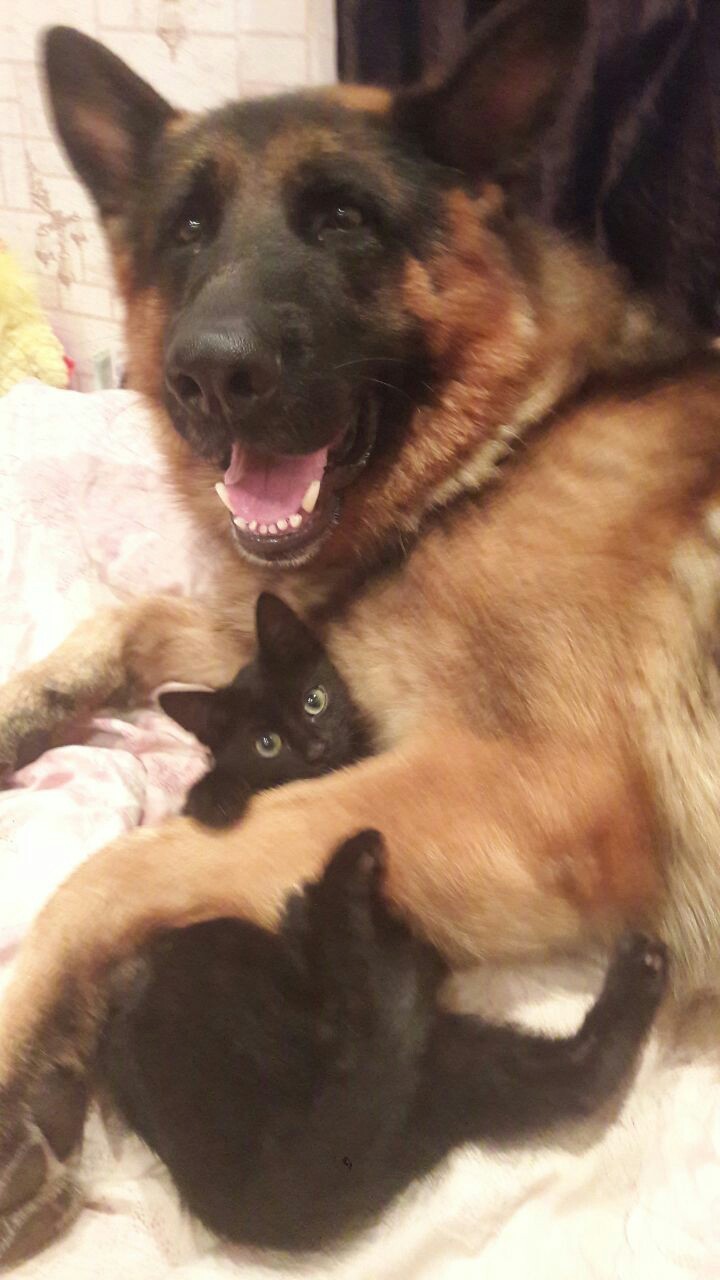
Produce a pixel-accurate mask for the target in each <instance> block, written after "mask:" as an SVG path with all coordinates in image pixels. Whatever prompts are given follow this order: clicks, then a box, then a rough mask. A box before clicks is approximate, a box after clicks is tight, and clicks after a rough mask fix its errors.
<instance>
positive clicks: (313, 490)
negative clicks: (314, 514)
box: [300, 480, 320, 515]
mask: <svg viewBox="0 0 720 1280" xmlns="http://www.w3.org/2000/svg"><path fill="white" fill-rule="evenodd" d="M319 494H320V481H319V480H313V482H312V484H309V485H308V487H307V492H306V494H305V497H304V498H303V500H302V502H301V503H300V506H301V507H302V509H303V511H307V513H308V515H310V513H311V511H314V510H315V503H316V502H317V500H318V496H319Z"/></svg>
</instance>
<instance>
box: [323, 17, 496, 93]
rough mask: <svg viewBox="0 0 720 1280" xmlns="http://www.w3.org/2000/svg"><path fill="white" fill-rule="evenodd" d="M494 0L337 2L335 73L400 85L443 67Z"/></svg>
mask: <svg viewBox="0 0 720 1280" xmlns="http://www.w3.org/2000/svg"><path fill="white" fill-rule="evenodd" d="M495 2H496V0H337V30H338V70H339V75H340V79H341V80H351V81H354V82H355V83H356V84H383V85H400V84H408V83H410V82H412V81H413V80H419V79H420V78H421V77H422V76H424V75H426V74H427V72H428V71H430V70H432V68H433V67H434V66H436V65H437V64H442V63H444V62H447V61H448V60H449V59H450V58H451V57H452V55H453V53H454V52H455V51H456V50H457V49H458V48H459V46H460V44H461V43H462V40H463V37H464V35H465V32H466V31H467V30H468V28H469V27H471V26H472V25H473V23H474V22H476V21H477V20H478V18H480V17H481V16H482V14H483V13H487V11H488V10H489V9H490V8H492V6H493V4H494V3H495Z"/></svg>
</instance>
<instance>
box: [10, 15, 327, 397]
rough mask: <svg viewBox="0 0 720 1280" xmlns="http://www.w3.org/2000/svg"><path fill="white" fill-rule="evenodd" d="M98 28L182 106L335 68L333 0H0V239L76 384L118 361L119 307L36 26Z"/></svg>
mask: <svg viewBox="0 0 720 1280" xmlns="http://www.w3.org/2000/svg"><path fill="white" fill-rule="evenodd" d="M55 23H68V24H70V25H72V26H76V27H80V28H81V29H82V30H83V31H86V32H87V33H88V34H89V35H93V36H96V37H97V39H99V40H102V41H103V42H104V43H105V44H107V45H108V46H109V47H110V48H111V49H113V50H114V51H115V52H116V53H118V54H119V55H120V56H121V57H123V58H125V59H126V61H127V62H129V63H130V65H131V66H132V67H134V69H135V70H136V71H138V72H139V73H140V75H143V76H145V77H146V79H148V80H150V82H151V83H152V84H154V85H155V87H156V88H157V89H158V90H159V91H160V93H163V94H165V95H166V96H167V97H168V98H169V99H170V100H171V101H172V102H176V103H177V104H178V105H179V106H184V107H189V108H191V109H199V108H203V107H210V106H213V105H214V104H215V103H217V102H221V101H223V100H224V99H227V98H234V97H238V96H248V95H252V94H255V93H267V92H272V91H274V90H276V89H282V88H290V87H292V86H294V85H300V84H321V83H324V82H326V81H328V80H331V79H332V78H333V76H334V74H335V46H334V3H333V0H36V3H34V4H31V3H27V0H0V239H3V240H5V241H6V243H7V244H8V245H9V246H10V247H11V248H12V249H13V251H14V252H15V253H16V254H17V256H18V257H19V258H20V260H21V261H22V262H23V263H24V265H25V266H26V267H28V268H29V269H30V270H31V271H33V272H34V273H35V276H36V279H37V282H38V288H39V292H40V297H41V299H42V301H43V304H44V306H45V307H46V309H47V311H48V314H49V316H50V319H51V321H52V323H53V325H54V327H55V329H56V331H57V333H58V334H59V336H60V338H61V340H62V342H63V343H64V344H65V347H66V350H67V352H68V354H69V355H70V356H72V358H73V359H74V360H75V361H76V362H77V375H76V382H77V385H78V386H80V387H82V388H83V389H87V388H90V387H92V385H93V364H92V361H93V356H94V354H96V353H97V352H100V351H103V350H106V349H108V348H109V349H110V350H111V351H112V353H113V356H114V358H115V360H116V364H117V366H118V368H119V367H120V365H121V362H122V343H121V325H120V314H119V307H118V303H117V299H116V298H115V297H114V294H113V286H112V279H111V276H110V271H109V267H108V262H107V256H106V254H105V250H104V247H103V244H102V239H101V237H100V234H99V232H98V230H97V227H96V226H95V222H94V218H93V213H92V208H91V205H90V202H89V201H88V199H87V197H86V195H85V193H84V192H83V190H82V189H81V187H80V185H79V183H78V182H77V181H76V180H75V178H74V177H73V176H72V175H71V173H70V171H69V169H68V167H67V165H66V163H65V159H64V157H63V156H62V155H61V153H60V152H59V150H58V148H57V146H56V145H55V142H54V140H53V138H52V135H51V133H50V129H49V126H48V123H47V119H46V116H45V111H44V108H43V97H42V87H41V84H40V81H39V77H38V72H37V68H36V65H35V54H36V49H37V39H38V33H39V32H40V31H42V29H43V28H44V27H46V26H51V25H53V24H55Z"/></svg>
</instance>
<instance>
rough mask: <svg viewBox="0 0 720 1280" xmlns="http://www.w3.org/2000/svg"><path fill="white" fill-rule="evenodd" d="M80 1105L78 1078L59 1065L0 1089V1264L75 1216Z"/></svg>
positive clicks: (36, 1246) (83, 1097)
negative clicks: (30, 1078)
mask: <svg viewBox="0 0 720 1280" xmlns="http://www.w3.org/2000/svg"><path fill="white" fill-rule="evenodd" d="M86 1106H87V1093H86V1089H85V1085H84V1083H83V1082H82V1081H81V1080H80V1078H79V1077H78V1076H77V1075H76V1074H75V1073H73V1072H70V1071H68V1070H66V1069H65V1068H62V1067H54V1068H51V1069H49V1070H46V1071H44V1072H43V1073H42V1074H41V1075H40V1076H39V1077H38V1078H37V1079H36V1080H34V1081H33V1083H32V1084H24V1085H23V1086H20V1085H19V1084H18V1085H9V1086H7V1087H6V1088H4V1089H3V1090H2V1091H1V1092H0V1266H3V1267H9V1266H14V1265H16V1264H17V1263H19V1262H20V1261H21V1260H22V1259H23V1258H25V1257H29V1256H30V1255H31V1254H34V1253H37V1252H38V1250H40V1249H42V1248H44V1246H45V1245H47V1244H49V1243H50V1241H51V1240H53V1239H54V1238H55V1236H57V1235H58V1234H59V1233H60V1232H61V1231H62V1230H64V1228H65V1227H66V1226H67V1225H69V1223H70V1222H71V1221H72V1220H73V1218H74V1217H75V1214H76V1213H77V1211H78V1208H79V1206H80V1193H79V1189H78V1186H77V1183H76V1181H75V1178H74V1171H73V1164H74V1161H73V1157H74V1155H75V1154H76V1153H77V1151H78V1150H79V1146H80V1140H81V1138H82V1131H83V1126H84V1122H85V1112H86Z"/></svg>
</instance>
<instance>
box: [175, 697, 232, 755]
mask: <svg viewBox="0 0 720 1280" xmlns="http://www.w3.org/2000/svg"><path fill="white" fill-rule="evenodd" d="M158 702H159V703H160V706H161V707H162V709H163V711H164V712H165V714H166V715H168V716H171V717H172V719H173V720H176V721H177V723H178V724H179V725H182V727H183V729H187V730H188V732H189V733H194V734H195V737H196V738H197V739H198V741H200V742H202V743H203V744H204V746H206V747H209V748H210V750H211V751H214V750H215V748H216V747H217V746H219V744H220V742H221V741H222V739H223V738H224V737H225V735H226V733H227V730H228V728H229V722H230V712H229V709H228V707H227V704H226V700H225V698H223V696H222V691H216V692H214V693H210V692H207V691H205V690H204V689H172V690H168V692H167V693H161V694H160V697H159V698H158Z"/></svg>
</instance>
